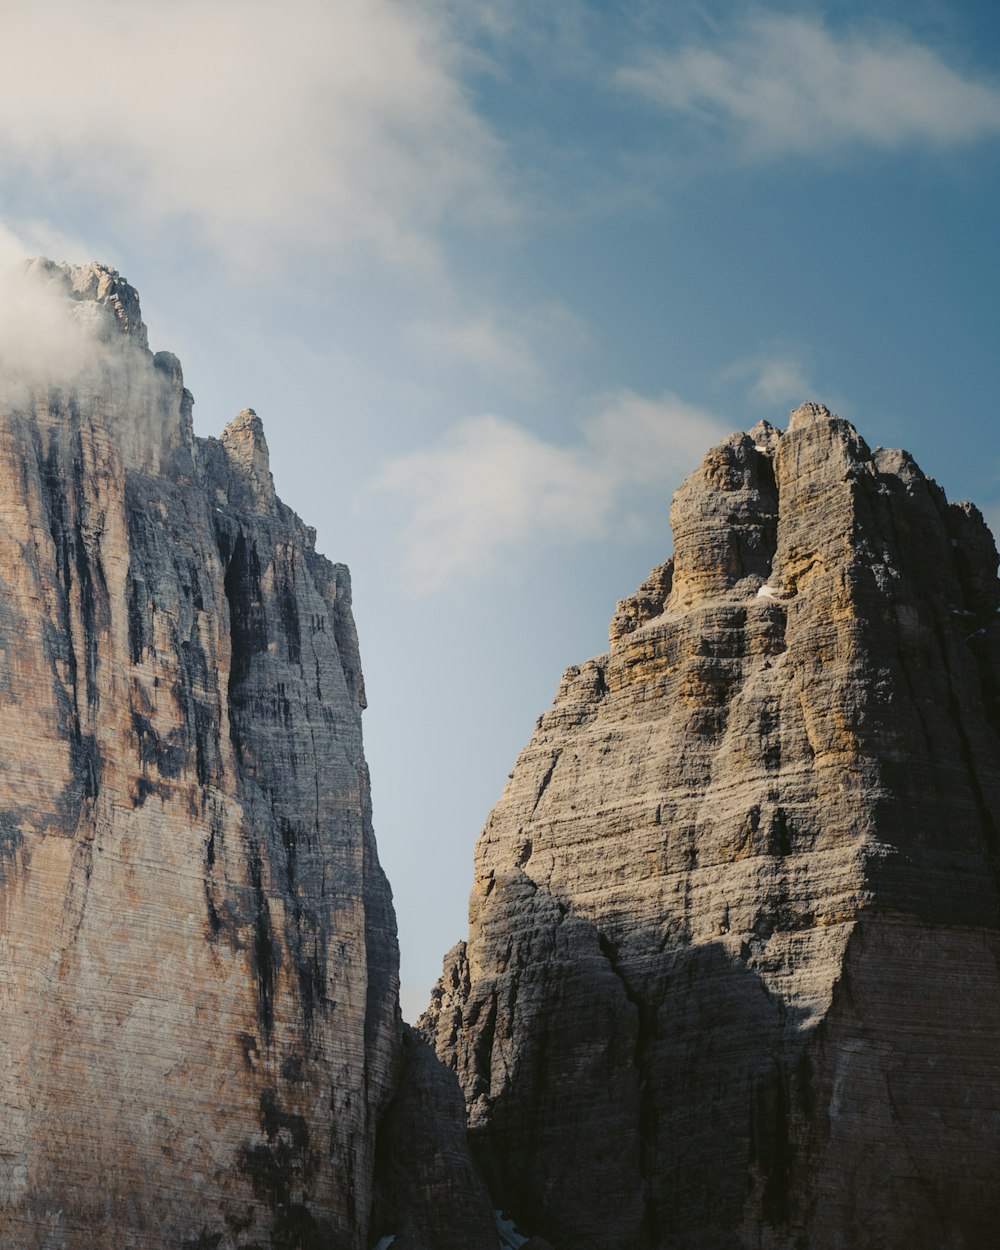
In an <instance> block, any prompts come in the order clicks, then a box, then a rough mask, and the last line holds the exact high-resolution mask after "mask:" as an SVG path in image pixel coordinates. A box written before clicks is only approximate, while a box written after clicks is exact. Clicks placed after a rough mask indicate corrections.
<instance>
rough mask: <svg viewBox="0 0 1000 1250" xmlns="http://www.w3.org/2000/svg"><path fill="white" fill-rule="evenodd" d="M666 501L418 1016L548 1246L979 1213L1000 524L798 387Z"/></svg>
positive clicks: (971, 1243)
mask: <svg viewBox="0 0 1000 1250" xmlns="http://www.w3.org/2000/svg"><path fill="white" fill-rule="evenodd" d="M671 522H672V525H673V530H674V537H675V554H674V557H673V559H672V560H671V561H668V562H667V563H666V564H664V565H662V566H660V567H659V568H658V569H655V570H654V571H653V573H652V574H651V575H650V578H649V579H648V580H647V582H646V583H645V584H644V585H643V586H642V587H641V588H640V590H639V591H638V592H637V594H636V595H635V596H634V597H633V598H631V599H629V600H625V601H623V602H622V603H620V604H619V605H618V610H617V611H616V613H615V617H614V620H613V621H612V626H611V649H610V651H609V653H608V654H606V655H603V656H600V657H598V658H597V659H594V660H590V661H588V662H587V663H585V664H583V665H580V666H574V667H573V668H570V669H568V670H567V672H566V674H565V676H564V678H563V681H562V684H561V686H560V689H559V692H558V694H557V696H556V700H555V703H554V705H553V707H552V708H551V710H550V711H548V712H546V713H545V715H543V716H542V717H541V718H540V720H539V722H538V725H537V728H536V731H535V735H534V737H533V739H532V741H531V742H530V743H529V745H528V746H527V747H526V748H525V750H524V751H523V752H522V754H521V756H520V757H519V759H518V761H517V765H516V767H515V769H514V772H513V774H512V775H511V780H510V782H509V784H508V785H507V787H506V789H505V791H504V794H503V796H502V798H501V799H500V802H499V803H498V804H497V806H496V808H495V809H494V811H493V813H492V815H491V816H490V819H489V821H488V823H487V825H486V828H485V830H484V831H483V834H482V836H481V838H480V841H479V844H478V847H477V851H476V877H475V885H474V888H473V894H472V899H471V904H470V915H471V924H470V931H469V939H468V942H467V943H462V944H461V945H460V946H458V947H456V948H455V949H454V950H453V951H452V952H450V954H449V956H448V957H447V959H446V961H445V969H444V974H443V976H442V979H441V981H440V982H439V984H438V986H437V987H436V989H435V991H434V995H433V1000H432V1005H431V1008H430V1010H429V1012H428V1013H427V1015H426V1016H425V1017H424V1018H423V1020H422V1022H421V1027H422V1031H423V1033H424V1035H425V1036H426V1037H427V1038H428V1040H429V1041H431V1042H432V1044H433V1045H434V1046H435V1048H436V1050H437V1052H438V1054H439V1056H440V1057H441V1058H442V1059H443V1060H444V1061H445V1062H446V1063H448V1064H449V1065H450V1066H451V1067H452V1068H453V1069H454V1070H455V1072H456V1073H457V1074H458V1077H459V1080H460V1082H461V1085H462V1088H463V1091H464V1093H465V1099H466V1105H467V1111H468V1120H469V1127H470V1134H471V1140H472V1141H473V1143H474V1146H475V1149H476V1152H477V1155H478V1157H479V1159H480V1161H481V1163H482V1165H483V1168H484V1171H485V1174H486V1176H487V1179H488V1181H489V1185H490V1188H491V1190H492V1193H493V1198H494V1201H495V1202H496V1204H497V1205H502V1206H504V1207H505V1208H507V1209H508V1210H509V1211H510V1212H511V1213H512V1215H513V1216H514V1217H515V1218H516V1219H517V1220H518V1222H519V1224H520V1225H521V1226H522V1227H524V1228H528V1229H531V1230H533V1231H534V1232H536V1233H538V1234H540V1235H542V1236H544V1237H545V1238H547V1239H548V1240H550V1241H551V1242H552V1244H553V1245H554V1246H556V1247H557V1248H558V1250H571V1248H572V1250H652V1248H653V1247H667V1246H669V1247H677V1248H686V1247H690V1248H691V1250H694V1248H695V1247H697V1248H698V1250H705V1248H711V1247H719V1248H720V1250H721V1248H722V1247H727V1248H728V1247H732V1246H745V1247H748V1248H749V1247H772V1248H781V1250H793V1248H796V1250H797V1248H799V1247H810V1248H815V1250H826V1248H829V1250H834V1248H846V1247H852V1248H855V1247H869V1246H870V1247H875V1246H879V1247H900V1248H902V1247H920V1248H926V1250H931V1248H932V1247H942V1246H948V1247H956V1248H958V1247H964V1248H971V1247H983V1248H985V1247H989V1246H994V1245H995V1244H996V1231H997V1229H998V1228H1000V1190H998V1188H997V1186H996V1184H995V1176H996V1174H997V1170H998V1168H1000V976H998V963H1000V935H998V920H1000V913H998V886H997V881H998V876H997V862H998V861H997V852H998V833H997V829H998V824H1000V749H998V745H1000V744H998V737H997V730H998V727H1000V700H998V692H1000V617H998V615H997V612H998V606H1000V586H998V582H997V577H996V571H997V553H996V549H995V547H994V544H993V540H992V538H991V536H990V534H989V532H988V530H987V529H986V527H985V525H984V524H983V521H982V518H981V516H980V515H979V513H978V511H977V510H976V509H975V508H973V507H972V506H970V505H965V504H961V505H953V504H949V503H948V502H947V501H946V499H945V497H944V495H943V493H942V491H941V490H940V489H939V488H938V487H937V485H936V484H935V483H934V482H933V481H932V480H930V479H928V478H926V477H925V476H924V475H923V474H922V473H921V471H920V470H919V468H917V466H916V465H915V464H914V462H913V461H912V459H911V458H910V457H909V456H908V455H907V454H906V453H905V452H899V451H883V450H881V449H879V450H877V451H875V452H874V453H873V452H872V451H870V450H869V448H868V447H867V446H866V444H865V443H864V441H863V439H861V438H860V437H859V435H858V434H857V433H856V432H855V430H854V429H853V428H852V427H851V426H850V425H849V424H848V423H847V422H845V421H841V420H839V419H838V418H836V417H835V416H832V415H831V414H830V413H829V412H828V411H827V410H826V409H825V408H822V407H821V406H818V405H813V404H807V405H805V406H803V407H802V408H800V409H798V410H797V411H796V412H795V413H793V414H792V418H791V423H790V425H789V428H788V430H787V431H786V432H785V433H784V434H779V432H778V431H777V430H774V429H773V428H772V427H770V426H768V425H767V424H766V423H761V424H760V425H759V426H757V427H756V428H755V429H754V430H753V431H751V433H750V434H749V435H734V436H732V437H731V438H729V439H727V440H726V441H725V442H724V443H722V444H721V445H720V446H719V447H716V448H714V449H713V450H712V451H710V452H709V453H708V455H707V456H706V457H705V459H704V461H703V462H702V465H701V467H700V468H699V469H698V470H697V471H696V472H695V473H694V474H692V475H691V477H690V478H688V480H687V481H686V482H685V483H684V485H683V486H682V487H681V488H680V490H679V491H678V492H677V495H676V497H675V499H674V504H673V509H672V513H671Z"/></svg>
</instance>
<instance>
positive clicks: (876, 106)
mask: <svg viewBox="0 0 1000 1250" xmlns="http://www.w3.org/2000/svg"><path fill="white" fill-rule="evenodd" d="M616 78H617V82H618V83H619V85H621V86H623V87H625V88H627V89H629V90H630V91H633V92H635V93H637V94H638V95H640V96H641V97H643V98H645V99H646V100H648V101H651V102H653V103H654V104H657V105H659V106H660V107H661V108H663V109H665V110H668V111H670V112H672V113H675V114H678V115H682V116H686V117H689V118H691V119H693V120H694V121H695V122H697V123H700V124H701V125H702V126H704V127H706V128H711V129H715V130H716V131H718V132H720V133H721V134H722V135H723V136H725V137H726V138H728V139H730V140H731V141H732V143H733V144H734V146H735V147H736V149H737V150H738V151H739V153H740V154H741V156H743V157H744V158H745V159H751V160H752V159H767V158H771V157H776V156H781V155H785V154H796V153H812V152H822V151H828V150H830V149H833V148H837V147H841V146H843V145H847V144H853V143H861V144H867V145H870V146H872V147H876V148H880V149H893V148H898V147H902V146H904V145H907V144H925V145H930V146H933V147H937V148H947V147H950V146H954V145H959V144H968V143H974V142H977V141H979V140H982V139H986V138H990V137H994V136H996V135H997V134H1000V85H998V84H997V83H996V82H993V81H990V80H988V79H985V78H977V77H974V76H972V75H969V74H966V73H963V72H962V71H961V70H959V69H957V68H954V67H952V66H950V65H949V64H947V63H946V61H945V60H944V59H942V57H941V56H939V55H938V53H937V52H935V51H934V50H933V49H932V48H929V47H926V46H924V45H922V44H920V43H918V42H917V41H915V40H914V39H913V38H912V37H911V36H910V35H909V34H907V33H906V32H904V31H901V30H895V29H887V28H881V29H879V30H874V31H861V30H854V31H845V32H842V33H841V32H836V31H834V30H832V29H830V28H829V27H828V26H826V25H824V24H823V23H822V22H820V21H817V20H814V19H810V18H806V17H798V16H788V15H781V14H766V13H764V14H758V15H756V16H754V17H751V18H749V19H747V20H746V21H745V22H744V23H743V24H741V25H740V26H739V27H738V28H736V29H735V30H733V31H732V32H730V33H729V34H727V35H725V36H723V37H721V38H720V39H719V40H718V41H716V42H713V43H712V44H700V45H692V46H688V47H682V48H680V49H678V50H676V51H664V50H658V49H648V50H643V51H642V52H640V53H638V54H637V55H636V56H635V57H634V58H633V59H632V61H631V63H630V64H628V65H626V66H624V67H622V68H621V69H620V70H619V71H618V73H617V75H616Z"/></svg>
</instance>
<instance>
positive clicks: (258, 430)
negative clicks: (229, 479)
mask: <svg viewBox="0 0 1000 1250" xmlns="http://www.w3.org/2000/svg"><path fill="white" fill-rule="evenodd" d="M220 442H221V443H222V446H223V448H224V449H225V452H226V456H227V458H228V460H229V465H230V469H231V472H232V475H233V477H234V478H235V479H236V480H237V481H238V482H239V484H240V487H241V488H242V492H243V493H244V495H245V497H246V499H247V500H248V501H249V502H250V503H251V504H252V505H253V506H255V507H267V506H268V505H272V504H273V503H274V499H275V494H274V479H273V478H272V477H271V459H270V453H269V452H268V449H267V440H266V439H265V438H264V425H263V422H262V421H261V419H260V417H258V416H257V414H256V412H254V410H253V409H252V408H243V409H242V410H241V411H240V412H238V413H237V414H236V416H235V417H233V419H232V421H230V422H229V424H228V425H227V426H226V428H225V429H224V430H223V432H222V437H221V439H220Z"/></svg>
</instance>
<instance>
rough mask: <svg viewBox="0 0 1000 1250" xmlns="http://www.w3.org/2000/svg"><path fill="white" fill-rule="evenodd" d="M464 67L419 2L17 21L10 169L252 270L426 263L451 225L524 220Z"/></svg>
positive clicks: (102, 9)
mask: <svg viewBox="0 0 1000 1250" xmlns="http://www.w3.org/2000/svg"><path fill="white" fill-rule="evenodd" d="M56 30H57V31H58V37H54V36H53V32H54V31H56ZM453 59H454V49H453V46H452V45H451V43H450V42H449V39H448V36H447V32H446V30H445V29H444V27H443V26H442V25H441V24H440V23H439V22H438V21H437V20H436V19H435V18H434V17H433V15H432V14H431V13H430V12H429V11H428V9H427V8H426V6H425V7H420V6H418V5H416V4H412V3H408V2H407V0H337V3H335V4H330V3H326V0H291V2H290V3H289V4H287V5H281V6H279V5H275V4H272V3H270V0H240V2H239V3H237V2H236V0H222V2H221V3H218V4H212V5H203V4H196V3H194V0H175V2H173V3H170V4H163V3H160V2H159V0H155V2H154V0H133V2H132V3H129V4H121V3H118V2H117V0H93V2H92V3H88V4H78V3H73V2H71V0H52V2H50V3H47V4H42V5H37V6H18V7H17V8H16V10H12V11H11V12H9V13H7V14H6V15H5V18H4V38H3V43H2V47H0V157H3V158H4V159H5V162H6V164H7V167H8V169H10V168H11V166H12V164H14V163H16V165H17V167H19V168H20V170H21V173H22V176H23V177H24V178H26V179H29V180H30V179H32V178H39V179H44V180H45V181H46V182H51V181H52V180H54V179H57V180H59V181H64V182H65V183H67V184H68V185H69V186H70V187H71V188H73V189H75V190H80V191H82V192H83V193H84V194H86V195H87V196H92V197H95V198H97V199H99V200H100V201H101V202H102V203H104V204H105V207H107V204H108V203H113V204H114V205H115V206H116V207H117V209H118V210H119V212H120V213H121V215H122V216H123V217H125V218H128V217H133V218H138V219H139V220H140V221H147V222H153V223H162V222H164V221H181V222H186V223H188V224H191V225H193V226H194V227H195V229H196V230H197V231H198V233H199V234H200V235H201V236H202V237H203V238H204V239H205V241H206V242H208V243H209V244H211V245H213V246H215V247H219V248H221V249H223V250H224V251H225V252H227V253H228V254H229V256H230V257H231V259H233V260H236V261H254V260H259V259H261V258H262V257H265V256H266V255H267V254H268V253H269V252H271V251H274V252H277V253H278V254H279V255H280V254H285V253H287V251H288V250H290V249H294V248H297V247H316V246H321V247H324V248H332V249H338V248H342V247H344V246H349V245H355V244H357V243H363V244H367V245H371V246H373V247H374V248H375V250H376V251H377V252H378V253H379V254H380V255H382V256H383V257H385V258H387V259H389V260H390V261H393V262H394V263H405V264H413V263H417V264H419V263H421V262H422V261H424V260H426V259H427V256H428V255H430V254H432V253H433V243H432V238H433V232H434V229H435V228H436V227H438V226H439V225H440V224H441V223H442V222H446V221H452V222H454V221H457V220H465V221H470V220H479V221H485V222H486V223H487V224H489V223H491V222H492V223H494V224H495V223H496V222H497V220H502V219H504V218H505V216H506V214H507V213H508V210H509V205H508V204H507V202H506V200H505V197H504V194H503V192H502V191H501V189H500V185H499V180H498V177H497V173H496V170H497V162H498V159H499V147H498V144H497V142H496V141H495V139H494V138H493V136H492V135H491V133H490V132H489V130H488V128H487V127H486V126H485V125H484V124H483V123H482V122H481V121H480V120H479V118H478V117H477V116H476V114H475V112H474V111H473V109H472V108H471V106H470V104H469V102H468V100H467V98H466V96H465V94H464V92H463V89H462V87H461V85H460V83H459V80H458V77H457V74H456V73H455V72H454V66H453Z"/></svg>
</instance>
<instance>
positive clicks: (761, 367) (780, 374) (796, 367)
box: [722, 352, 815, 407]
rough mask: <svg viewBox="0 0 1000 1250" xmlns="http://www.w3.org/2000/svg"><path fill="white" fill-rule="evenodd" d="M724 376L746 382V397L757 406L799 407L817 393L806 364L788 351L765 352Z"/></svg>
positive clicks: (746, 360)
mask: <svg viewBox="0 0 1000 1250" xmlns="http://www.w3.org/2000/svg"><path fill="white" fill-rule="evenodd" d="M722 376H723V378H733V379H736V380H738V381H741V382H743V383H744V385H745V386H746V391H747V397H748V398H749V399H750V400H751V401H752V402H753V403H755V404H765V405H768V406H772V405H775V404H790V405H792V406H793V407H797V406H798V405H799V404H801V403H804V402H805V401H806V400H807V399H810V398H811V397H812V396H813V394H814V392H815V388H814V387H813V385H812V383H811V382H810V381H809V378H808V376H807V374H806V366H805V364H804V363H803V362H802V361H801V360H800V359H798V357H797V356H795V355H794V354H791V353H788V352H782V353H771V352H763V353H761V354H760V355H758V356H750V357H747V358H745V359H743V360H737V361H735V362H734V363H733V364H731V365H730V366H729V368H728V369H726V370H725V371H724V373H723V375H722Z"/></svg>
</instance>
